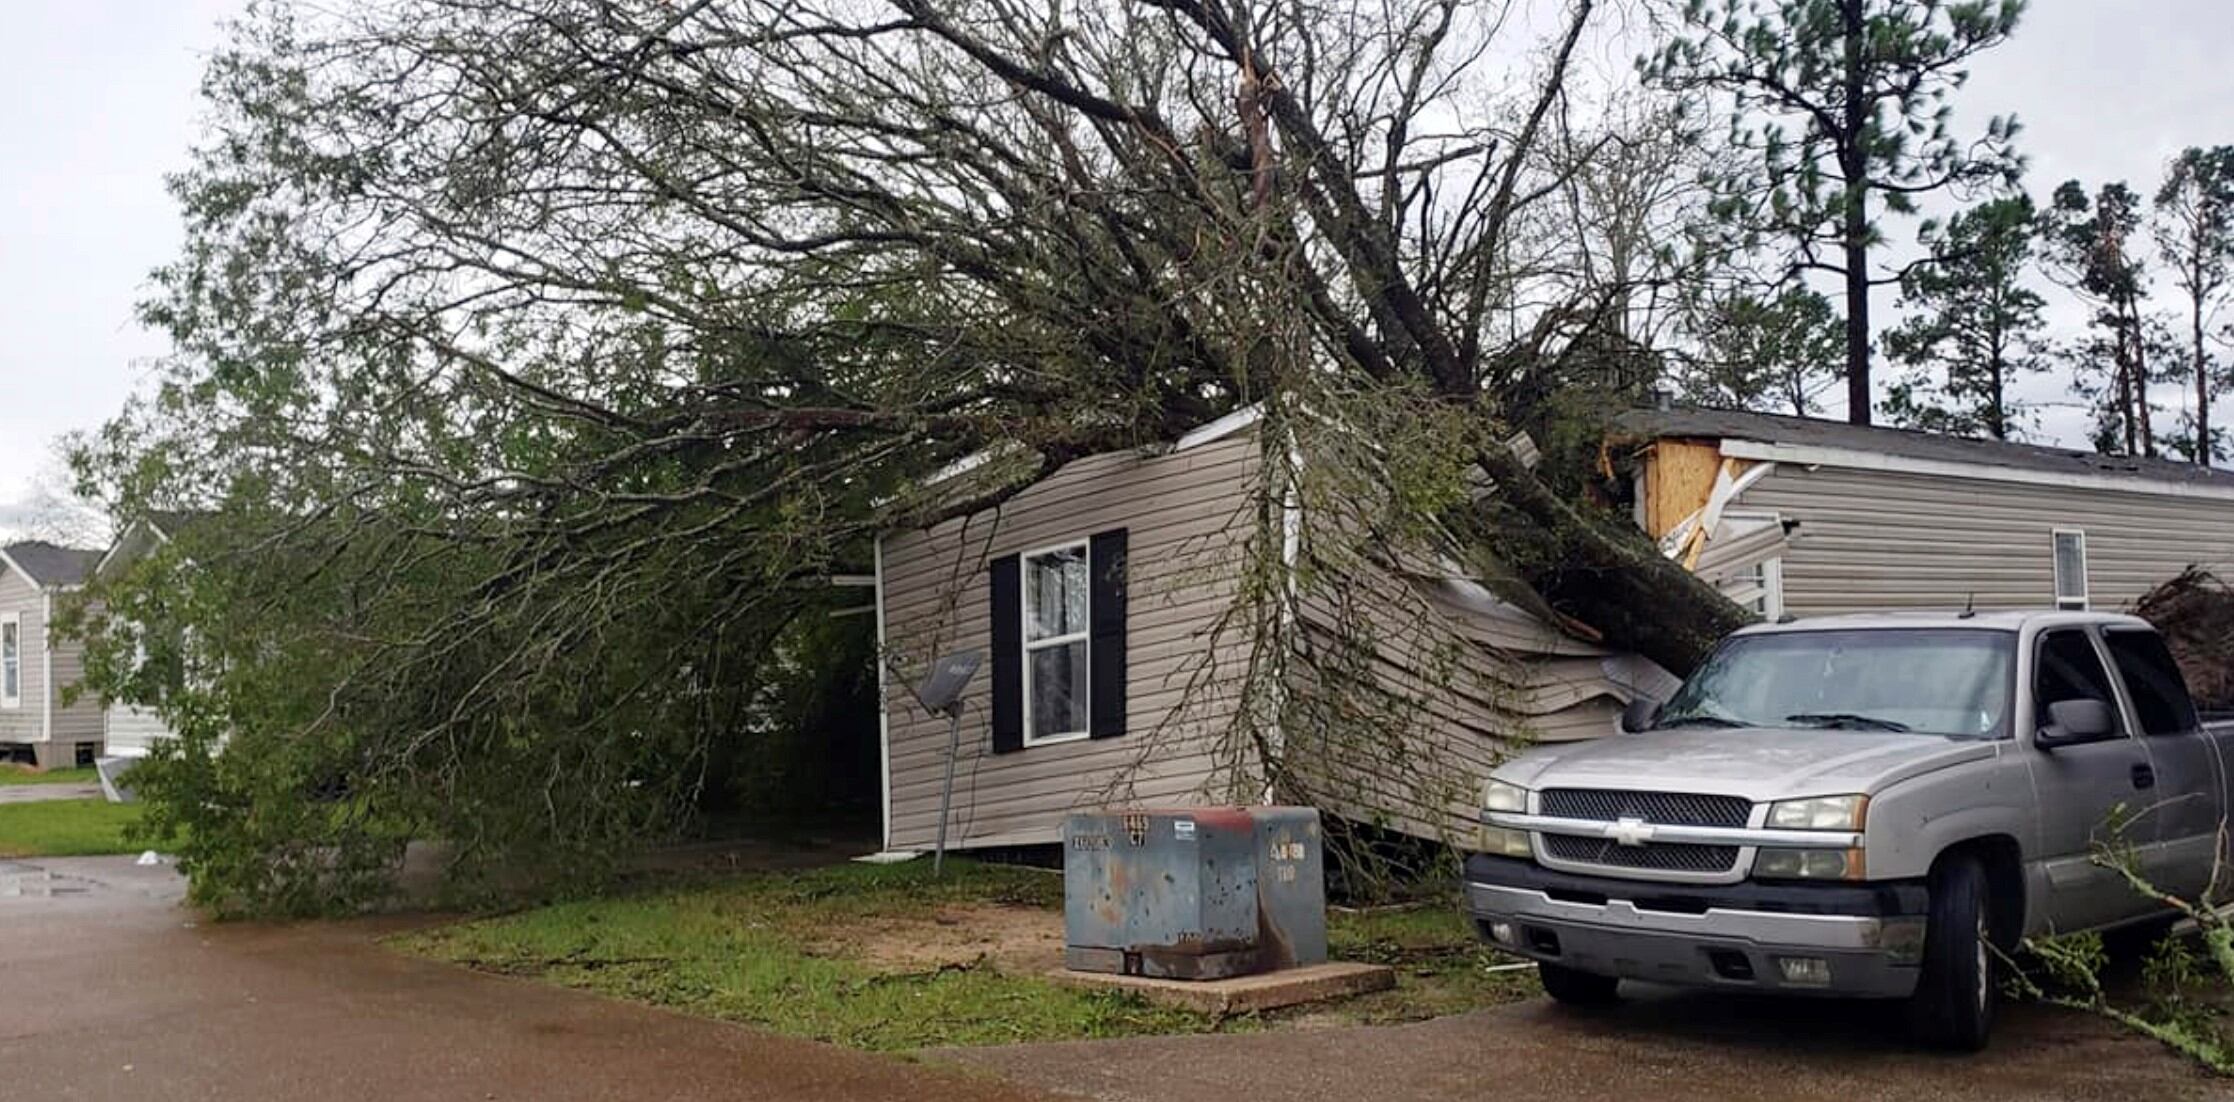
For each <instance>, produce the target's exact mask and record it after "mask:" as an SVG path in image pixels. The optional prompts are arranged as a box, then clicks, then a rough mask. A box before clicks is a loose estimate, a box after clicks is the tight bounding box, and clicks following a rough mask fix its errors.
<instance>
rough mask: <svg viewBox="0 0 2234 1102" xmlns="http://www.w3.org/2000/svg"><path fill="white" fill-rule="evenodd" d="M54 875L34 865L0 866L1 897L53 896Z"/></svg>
mask: <svg viewBox="0 0 2234 1102" xmlns="http://www.w3.org/2000/svg"><path fill="white" fill-rule="evenodd" d="M54 889H55V883H54V874H53V873H51V872H48V871H47V870H45V869H42V868H38V867H37V866H34V865H9V864H0V897H8V896H26V895H36V896H46V895H53V894H54Z"/></svg>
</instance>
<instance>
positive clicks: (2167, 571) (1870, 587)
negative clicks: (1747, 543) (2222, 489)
mask: <svg viewBox="0 0 2234 1102" xmlns="http://www.w3.org/2000/svg"><path fill="white" fill-rule="evenodd" d="M1738 501H1739V505H1740V506H1742V507H1743V508H1746V509H1774V510H1776V511H1777V512H1779V513H1781V514H1783V515H1784V516H1785V517H1786V518H1787V519H1797V520H1798V521H1799V522H1800V527H1799V528H1798V529H1797V530H1795V531H1794V532H1793V533H1792V535H1791V539H1790V543H1789V546H1788V547H1787V549H1786V550H1785V552H1784V604H1785V608H1786V609H1788V610H1789V611H1791V612H1792V613H1794V614H1795V615H1800V616H1818V615H1826V614H1832V613H1840V612H1859V611H1868V610H1872V609H1901V608H1938V609H1947V608H1960V607H1962V605H1963V603H1964V601H1965V600H1968V599H1972V598H1975V599H1976V602H1977V607H1979V608H1981V609H2000V608H2042V607H2052V606H2053V605H2054V603H2055V568H2054V563H2053V553H2052V542H2051V537H2050V533H2051V532H2052V531H2053V530H2055V529H2058V528H2077V529H2083V530H2084V531H2085V532H2086V534H2087V537H2086V546H2087V581H2088V587H2089V591H2090V597H2091V603H2092V606H2093V607H2094V608H2096V609H2101V610H2107V611H2116V610H2122V609H2125V608H2127V607H2129V606H2130V605H2132V603H2133V602H2134V600H2135V599H2137V598H2139V597H2140V596H2141V594H2142V593H2144V592H2146V591H2147V590H2148V589H2149V588H2150V587H2151V586H2154V585H2156V584H2157V583H2159V582H2161V581H2164V580H2165V579H2167V578H2169V577H2171V576H2172V575H2174V574H2177V573H2178V572H2179V571H2180V570H2181V568H2183V567H2185V566H2187V565H2188V564H2190V563H2195V564H2199V565H2201V566H2203V567H2206V568H2208V569H2210V570H2213V571H2215V572H2217V573H2218V574H2219V575H2220V576H2221V577H2227V578H2230V579H2234V501H2221V500H2214V499H2207V498H2190V497H2172V496H2167V495H2161V494H2147V493H2137V492H2125V491H2115V490H2105V489H2092V488H2080V487H2070V486H2036V485H2026V484H2021V483H2010V482H1991V481H1985V480H1979V479H1967V478H1956V477H1950V476H1946V475H1924V474H1907V473H1897V472H1888V471H1870V470H1859V469H1852V468H1838V467H1817V468H1814V469H1812V470H1810V469H1808V468H1806V467H1802V466H1799V465H1795V464H1788V463H1780V464H1778V465H1777V469H1776V470H1775V471H1773V472H1771V473H1770V474H1769V475H1768V476H1767V477H1765V478H1763V479H1762V480H1761V481H1760V482H1759V483H1758V484H1757V485H1755V486H1754V487H1752V488H1751V489H1749V490H1747V491H1746V492H1745V494H1743V495H1742V496H1741V497H1740V498H1739V499H1738Z"/></svg>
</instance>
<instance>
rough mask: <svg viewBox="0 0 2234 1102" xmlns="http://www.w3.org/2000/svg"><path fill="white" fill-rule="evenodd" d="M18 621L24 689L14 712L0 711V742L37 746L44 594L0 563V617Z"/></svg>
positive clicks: (41, 731)
mask: <svg viewBox="0 0 2234 1102" xmlns="http://www.w3.org/2000/svg"><path fill="white" fill-rule="evenodd" d="M9 615H14V616H15V617H16V619H17V625H18V626H17V628H16V630H17V632H18V635H17V639H18V640H19V642H18V644H17V647H18V649H17V655H18V657H19V658H20V660H21V661H22V664H23V665H22V670H23V672H22V681H21V682H20V684H21V687H22V689H23V691H22V693H21V694H19V702H18V703H17V705H16V706H15V707H13V708H7V707H0V742H40V741H44V740H45V738H46V727H45V717H44V715H43V713H42V712H41V709H40V701H41V699H42V698H41V696H40V694H41V693H44V692H45V691H46V688H47V683H46V673H45V665H46V663H45V662H43V661H41V660H40V656H41V654H42V653H43V652H44V642H43V641H44V640H45V639H46V636H47V618H46V594H44V593H42V592H40V590H39V588H38V587H37V586H34V585H32V584H31V583H30V582H28V581H26V580H25V579H24V577H23V575H22V574H19V573H17V572H16V571H15V570H14V569H13V568H11V567H9V566H7V565H6V564H4V563H0V617H6V616H9Z"/></svg>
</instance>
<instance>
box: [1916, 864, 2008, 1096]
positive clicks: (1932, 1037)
mask: <svg viewBox="0 0 2234 1102" xmlns="http://www.w3.org/2000/svg"><path fill="white" fill-rule="evenodd" d="M1991 905H1992V893H1991V892H1990V891H1989V890H1988V888H1987V885H1986V869H1985V866H1983V865H1981V864H1979V863H1978V859H1977V858H1975V857H1969V856H1962V855H1958V856H1955V857H1950V858H1948V859H1947V860H1946V861H1945V862H1944V863H1943V864H1941V865H1940V867H1939V869H1938V871H1937V872H1935V873H1933V874H1932V880H1931V913H1930V916H1929V925H1928V926H1926V927H1925V931H1924V969H1923V971H1924V974H1923V976H1922V977H1921V978H1920V979H1919V980H1918V981H1917V984H1916V993H1915V994H1914V995H1912V996H1910V998H1909V1003H1908V1020H1909V1025H1910V1027H1911V1028H1913V1029H1914V1030H1915V1033H1916V1037H1917V1039H1918V1040H1920V1041H1923V1042H1924V1043H1926V1044H1929V1045H1932V1046H1933V1047H1936V1048H1945V1049H1952V1050H1955V1051H1959V1052H1977V1051H1978V1050H1980V1049H1982V1048H1985V1047H1986V1040H1987V1038H1988V1037H1989V1036H1991V1035H1992V1033H1993V1025H1994V1003H1995V1000H1996V995H1997V994H1998V992H1997V991H1996V989H1995V975H1996V973H1997V972H1998V971H1999V970H2000V969H1999V962H1998V954H1997V953H1996V952H1995V951H1994V946H1993V940H1992V938H1991V936H1990V935H1989V934H1988V931H1990V930H1992V929H1993V922H1992V918H1993V916H1992V914H1991V911H1990V908H1991Z"/></svg>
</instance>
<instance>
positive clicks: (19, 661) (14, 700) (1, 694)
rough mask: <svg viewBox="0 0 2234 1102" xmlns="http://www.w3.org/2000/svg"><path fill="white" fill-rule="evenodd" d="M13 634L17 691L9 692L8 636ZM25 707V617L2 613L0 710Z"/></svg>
mask: <svg viewBox="0 0 2234 1102" xmlns="http://www.w3.org/2000/svg"><path fill="white" fill-rule="evenodd" d="M11 631H12V632H13V634H14V635H15V639H16V652H15V657H14V659H13V660H12V661H13V664H14V666H15V671H16V691H15V692H12V693H11V692H9V691H8V669H7V668H8V665H9V664H10V661H11V660H10V658H9V656H8V653H7V646H8V643H7V636H8V635H9V634H10V633H11ZM21 707H23V615H22V614H21V613H17V612H0V708H10V709H13V708H21Z"/></svg>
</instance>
